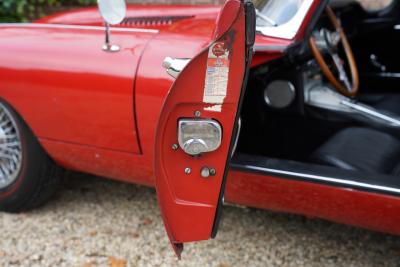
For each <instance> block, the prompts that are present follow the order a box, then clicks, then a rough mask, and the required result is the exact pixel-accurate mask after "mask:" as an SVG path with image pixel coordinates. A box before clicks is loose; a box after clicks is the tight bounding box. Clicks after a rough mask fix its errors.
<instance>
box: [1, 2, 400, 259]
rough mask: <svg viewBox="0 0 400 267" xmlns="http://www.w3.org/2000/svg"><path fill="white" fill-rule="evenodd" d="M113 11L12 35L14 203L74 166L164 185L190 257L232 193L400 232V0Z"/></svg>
mask: <svg viewBox="0 0 400 267" xmlns="http://www.w3.org/2000/svg"><path fill="white" fill-rule="evenodd" d="M110 3H111V1H107V0H99V10H100V12H98V10H97V9H96V8H88V9H81V10H76V11H71V12H66V13H61V14H56V15H52V16H49V17H46V18H44V19H41V20H38V21H36V22H34V23H26V24H1V25H0V38H1V42H0V97H1V101H0V209H1V210H3V211H9V212H19V211H23V210H28V209H31V208H34V207H36V206H38V205H40V204H42V203H44V202H45V201H47V200H48V199H49V198H50V197H51V196H52V195H53V193H54V192H55V190H56V187H57V183H58V181H59V177H60V174H61V173H62V170H63V169H69V170H74V171H80V172H86V173H90V174H95V175H99V176H104V177H109V178H112V179H117V180H121V181H127V182H131V183H137V184H143V185H148V186H155V187H156V189H157V194H158V199H159V203H160V207H161V211H162V216H163V220H164V223H165V227H166V230H167V232H168V235H169V237H170V239H171V242H172V244H173V247H174V249H175V250H176V252H177V254H178V255H179V254H180V252H181V251H182V248H183V245H182V244H183V243H185V242H190V241H198V240H206V239H209V238H212V237H214V236H215V235H216V233H217V230H218V222H219V218H220V215H221V210H222V204H223V202H224V200H225V201H228V202H231V203H236V204H240V205H246V206H251V207H256V208H263V209H270V210H274V211H280V212H290V213H296V214H303V215H306V216H311V217H318V218H323V219H327V220H331V221H334V222H338V223H345V224H350V225H355V226H359V227H364V228H369V229H373V230H377V231H383V232H387V233H392V234H400V224H399V221H400V177H399V176H400V160H399V159H400V88H399V81H400V63H399V61H398V58H399V52H398V45H399V43H400V0H393V1H392V3H391V4H390V5H389V6H387V7H386V8H384V9H381V10H377V11H375V12H372V11H366V10H365V9H363V8H362V7H361V6H360V4H359V3H358V2H356V1H353V0H332V1H327V0H287V1H281V0H257V1H254V4H253V3H252V2H251V1H250V0H228V1H227V2H226V3H225V5H224V6H223V7H220V6H128V7H127V8H126V6H125V3H124V2H123V1H112V3H113V4H112V5H110ZM100 14H101V15H102V16H100Z"/></svg>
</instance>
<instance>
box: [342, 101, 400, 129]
mask: <svg viewBox="0 0 400 267" xmlns="http://www.w3.org/2000/svg"><path fill="white" fill-rule="evenodd" d="M340 103H341V104H342V105H345V106H347V107H349V108H351V109H354V110H356V111H358V112H360V113H361V114H364V113H365V114H367V115H369V116H371V117H375V118H377V119H380V120H383V121H385V122H387V123H390V124H391V125H393V126H396V127H400V120H398V119H396V118H392V117H390V116H388V115H385V114H383V113H380V112H378V111H376V110H374V109H373V108H370V107H368V106H366V105H360V104H357V103H354V102H352V101H349V100H342V101H341V102H340Z"/></svg>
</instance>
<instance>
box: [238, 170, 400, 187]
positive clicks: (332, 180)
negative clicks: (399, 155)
mask: <svg viewBox="0 0 400 267" xmlns="http://www.w3.org/2000/svg"><path fill="white" fill-rule="evenodd" d="M232 165H233V166H235V165H237V166H244V168H246V169H249V170H253V171H258V172H267V173H272V174H280V175H288V176H295V177H299V178H304V179H308V180H313V181H323V182H328V183H335V184H341V185H349V186H356V187H361V188H366V189H370V190H378V191H386V192H390V193H396V194H400V189H398V188H393V187H387V186H381V185H373V184H367V183H361V182H354V181H350V180H343V179H337V178H330V177H325V176H320V175H313V174H305V173H297V172H291V171H282V170H276V169H269V168H264V167H259V166H252V165H239V164H232ZM240 168H243V167H240Z"/></svg>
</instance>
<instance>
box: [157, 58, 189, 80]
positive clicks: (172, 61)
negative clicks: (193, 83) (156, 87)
mask: <svg viewBox="0 0 400 267" xmlns="http://www.w3.org/2000/svg"><path fill="white" fill-rule="evenodd" d="M189 61H190V58H171V57H166V58H165V59H164V62H163V64H162V66H163V67H164V68H165V69H166V71H167V73H168V74H169V75H170V76H171V77H173V78H175V79H176V77H178V75H179V73H181V71H182V70H183V69H184V68H185V67H186V65H187V64H188V63H189Z"/></svg>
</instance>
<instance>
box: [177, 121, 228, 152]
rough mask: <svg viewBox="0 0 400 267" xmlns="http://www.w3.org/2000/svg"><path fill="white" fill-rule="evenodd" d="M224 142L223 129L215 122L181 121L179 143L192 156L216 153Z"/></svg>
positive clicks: (179, 124) (179, 122) (179, 123)
mask: <svg viewBox="0 0 400 267" xmlns="http://www.w3.org/2000/svg"><path fill="white" fill-rule="evenodd" d="M221 141H222V127H221V125H220V124H219V123H218V122H217V121H215V120H209V119H180V120H179V121H178V142H179V146H180V148H181V149H182V150H183V151H185V153H187V154H189V155H191V156H197V155H200V154H203V153H208V152H212V151H215V150H217V149H218V148H219V146H220V145H221Z"/></svg>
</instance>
